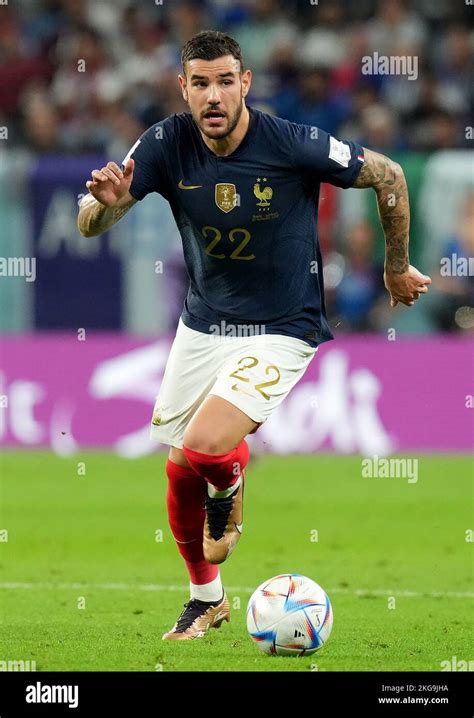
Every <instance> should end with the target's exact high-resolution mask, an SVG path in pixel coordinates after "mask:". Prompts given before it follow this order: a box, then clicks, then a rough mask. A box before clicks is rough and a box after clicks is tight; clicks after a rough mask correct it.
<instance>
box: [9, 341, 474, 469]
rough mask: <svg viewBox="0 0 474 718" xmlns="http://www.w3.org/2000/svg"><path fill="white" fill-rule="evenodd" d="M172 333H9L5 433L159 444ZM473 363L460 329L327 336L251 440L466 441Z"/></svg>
mask: <svg viewBox="0 0 474 718" xmlns="http://www.w3.org/2000/svg"><path fill="white" fill-rule="evenodd" d="M171 341H172V337H170V336H168V337H162V338H159V339H156V340H143V339H136V338H130V337H126V336H121V335H116V334H114V335H108V334H91V333H88V334H87V337H86V339H85V341H79V340H78V338H77V336H75V335H66V334H41V335H32V336H31V337H13V336H12V337H3V338H2V339H1V341H0V395H1V398H2V409H1V411H0V443H1V444H2V445H3V446H11V447H18V448H19V447H23V448H39V447H41V448H51V449H52V450H54V451H55V452H57V453H58V454H63V455H74V454H75V453H78V452H79V451H80V450H81V449H84V448H103V449H109V450H111V451H113V452H114V453H117V454H119V455H121V456H124V457H130V458H133V457H136V456H143V455H146V454H148V453H151V452H153V451H155V450H157V449H163V448H164V447H163V445H157V444H154V443H152V442H151V441H150V439H149V421H150V417H151V412H152V408H153V404H154V400H155V397H156V395H157V393H158V391H159V387H160V382H161V379H162V376H163V371H164V368H165V364H166V359H167V357H168V352H169V347H170V345H171ZM473 368H474V349H473V344H472V342H470V341H469V340H466V339H461V338H459V339H458V338H452V337H440V336H438V337H434V338H420V337H419V338H403V339H397V340H396V341H389V340H388V339H385V338H381V337H368V336H354V337H345V338H342V339H338V340H336V341H332V342H328V343H326V344H324V345H323V346H321V347H320V349H319V351H318V352H317V354H316V356H315V358H314V359H313V361H312V363H311V365H310V366H309V368H308V370H307V372H306V374H305V375H304V377H303V379H302V380H301V381H300V383H299V384H297V386H296V387H295V388H294V389H293V391H292V392H291V393H290V394H289V396H288V397H287V398H286V400H285V401H284V402H283V404H282V405H281V406H280V407H279V408H278V409H277V410H276V412H275V413H274V414H273V415H272V417H271V418H270V419H269V420H268V421H267V422H266V424H264V425H263V426H262V427H260V429H259V431H258V432H257V433H256V434H255V435H253V436H252V437H250V440H251V442H252V444H253V445H254V446H255V447H258V448H259V449H261V450H262V451H272V452H277V453H291V452H304V453H313V452H318V451H324V452H337V453H342V454H362V455H372V454H378V455H388V454H391V453H397V452H414V451H418V452H423V451H427V452H428V451H429V452H431V451H435V452H451V451H455V452H465V453H467V452H470V451H471V449H472V446H473V436H474V407H473V401H474V400H473V394H474V382H473V375H474V372H473Z"/></svg>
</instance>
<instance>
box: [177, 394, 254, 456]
mask: <svg viewBox="0 0 474 718" xmlns="http://www.w3.org/2000/svg"><path fill="white" fill-rule="evenodd" d="M257 426H258V423H257V422H255V421H253V419H251V418H250V417H249V416H248V415H247V414H246V413H245V412H244V411H242V410H241V409H239V408H238V407H236V406H235V405H234V404H232V403H231V402H229V401H228V400H227V399H223V398H222V397H220V396H215V395H210V396H207V397H206V399H204V401H203V402H202V404H201V405H200V407H199V409H198V410H197V411H196V413H195V414H194V416H193V417H192V419H191V421H190V422H189V424H188V427H187V429H186V431H185V434H184V439H183V443H184V445H185V446H186V447H187V448H188V449H193V450H194V451H202V452H203V453H205V454H216V455H218V454H225V453H227V452H228V451H231V450H232V449H234V448H235V447H236V446H237V445H238V444H239V443H240V442H241V441H242V439H243V438H244V437H245V436H247V434H250V433H251V432H253V431H254V430H255V429H256V428H257Z"/></svg>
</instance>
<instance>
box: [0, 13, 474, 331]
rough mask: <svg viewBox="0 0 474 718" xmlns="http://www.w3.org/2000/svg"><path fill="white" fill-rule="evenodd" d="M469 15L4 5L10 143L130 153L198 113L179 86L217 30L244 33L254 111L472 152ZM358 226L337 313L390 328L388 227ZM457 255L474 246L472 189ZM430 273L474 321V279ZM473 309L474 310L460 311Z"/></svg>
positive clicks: (368, 136) (430, 308)
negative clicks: (378, 64)
mask: <svg viewBox="0 0 474 718" xmlns="http://www.w3.org/2000/svg"><path fill="white" fill-rule="evenodd" d="M469 13H472V7H469V5H468V4H467V3H465V2H452V0H436V2H432V0H319V1H315V0H21V2H18V3H17V2H10V3H8V4H7V5H2V6H0V125H1V126H7V127H8V132H9V134H8V140H9V141H8V143H7V145H6V149H7V151H11V150H12V149H13V150H15V149H19V148H25V149H28V150H29V151H32V152H34V153H38V154H49V153H62V154H68V155H78V154H81V153H91V152H93V153H103V154H104V155H105V156H107V157H109V158H114V159H119V158H121V157H123V156H124V155H125V154H126V152H127V151H128V149H129V148H130V146H131V145H132V144H133V143H134V142H135V140H136V139H137V137H138V136H139V135H140V134H141V133H142V132H143V131H144V130H145V129H146V128H147V127H149V126H150V125H152V124H154V123H155V122H157V121H159V120H161V119H163V118H164V117H166V116H168V115H169V114H171V113H173V112H180V111H186V110H187V109H188V108H187V106H186V105H185V103H184V101H183V99H182V96H181V92H180V90H179V85H178V82H177V74H178V72H180V71H181V64H180V54H181V48H182V46H183V44H184V43H185V42H186V41H187V40H188V39H189V38H190V37H192V36H193V35H194V34H196V33H197V32H199V31H201V30H203V29H219V30H224V31H227V32H229V33H230V34H231V35H232V36H233V37H235V38H236V39H237V40H238V41H239V42H240V44H241V47H242V51H243V56H244V60H245V63H246V66H247V67H249V68H251V69H252V71H253V74H254V79H253V85H252V90H251V94H250V97H249V100H248V102H249V104H251V105H252V106H254V107H258V108H260V109H263V110H266V111H268V112H271V113H274V114H277V115H279V116H280V117H283V118H287V119H289V120H291V121H295V122H302V123H305V124H309V125H312V126H318V127H322V128H323V129H325V130H326V131H329V132H331V133H333V134H335V135H337V136H339V137H342V138H350V139H353V140H357V141H359V142H360V143H361V144H362V145H364V146H367V147H370V148H371V149H374V150H379V151H381V152H384V153H386V154H390V153H391V152H396V151H403V150H408V151H421V152H428V153H429V152H432V151H436V150H443V149H463V148H467V147H470V146H472V138H471V137H468V136H467V129H466V128H468V127H469V126H470V125H472V116H473V114H472V110H473V94H474V82H473V77H472V67H473V63H472V59H473V50H474V31H473V29H472V26H471V25H470V24H469V17H472V15H470V14H469ZM376 53H377V54H378V56H379V57H380V56H399V57H408V56H410V57H412V58H416V66H415V67H416V78H415V79H410V76H408V75H407V74H405V75H403V74H388V75H387V74H382V73H380V72H373V73H372V74H370V73H368V74H366V73H364V72H363V71H362V68H363V66H364V58H367V57H374V56H375V54H376ZM4 147H5V145H4ZM349 234H350V236H346V237H344V241H343V242H342V241H339V242H338V241H337V239H336V241H335V242H334V244H333V246H331V247H329V248H327V249H328V250H329V251H328V252H327V253H326V275H327V276H326V285H327V301H328V305H329V309H330V314H331V316H333V317H336V318H337V317H341V323H342V325H343V327H342V329H343V330H344V329H345V330H355V331H357V330H366V329H377V328H380V327H381V326H383V324H384V317H383V312H384V311H386V307H387V296H386V294H385V291H384V287H383V281H382V274H383V268H382V267H381V266H379V265H377V263H376V260H375V259H374V257H375V256H376V252H374V243H375V237H374V227H373V225H371V224H370V223H369V222H367V221H358V222H355V223H354V224H353V225H352V226H351V228H350V232H349ZM445 251H446V252H447V253H456V254H457V255H459V256H466V257H469V256H472V255H473V254H474V198H473V197H471V198H469V199H468V200H467V201H466V203H465V205H464V207H463V209H462V212H461V214H460V218H459V223H458V226H457V227H456V229H455V230H454V234H453V236H452V237H446V248H445ZM179 268H180V272H181V271H184V270H183V267H182V258H180V261H179ZM423 270H424V271H425V272H431V271H433V270H434V273H435V275H436V276H437V279H436V283H437V285H438V286H437V288H438V289H439V290H440V291H439V292H438V293H436V297H437V299H431V297H430V300H429V302H428V301H427V302H424V306H425V305H426V310H425V314H424V317H425V325H426V326H427V327H429V326H431V328H432V329H439V328H442V329H462V328H468V329H471V330H472V328H473V326H474V320H473V318H472V313H473V312H474V309H472V307H473V304H474V297H473V277H472V276H468V277H465V278H464V277H457V278H456V277H440V275H439V267H438V268H436V267H435V268H433V267H423ZM181 276H182V279H183V281H185V280H186V277H185V276H184V274H182V275H181ZM420 306H421V305H420ZM382 307H383V308H382ZM459 307H461V308H463V307H464V309H466V307H467V308H468V309H467V310H466V311H470V312H471V314H470V315H469V317H470V318H469V317H468V318H467V319H466V317H463V316H458V312H457V309H458V308H459ZM469 307H470V309H469ZM463 321H464V323H465V324H466V322H467V324H466V326H464V327H463Z"/></svg>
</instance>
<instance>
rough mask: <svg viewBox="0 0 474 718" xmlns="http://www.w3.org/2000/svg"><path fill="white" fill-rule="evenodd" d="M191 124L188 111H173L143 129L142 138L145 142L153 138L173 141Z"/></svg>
mask: <svg viewBox="0 0 474 718" xmlns="http://www.w3.org/2000/svg"><path fill="white" fill-rule="evenodd" d="M191 125H192V115H191V113H190V112H174V113H173V114H172V115H168V117H165V118H163V119H162V120H159V121H158V122H155V124H154V125H151V127H149V128H148V129H147V130H145V132H144V133H143V135H142V140H144V141H145V142H150V141H153V140H164V141H165V142H174V141H176V139H177V138H178V137H179V135H180V134H181V133H182V132H183V131H186V130H188V129H190V128H191Z"/></svg>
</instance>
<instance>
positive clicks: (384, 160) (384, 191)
mask: <svg viewBox="0 0 474 718" xmlns="http://www.w3.org/2000/svg"><path fill="white" fill-rule="evenodd" d="M364 157H365V162H364V165H363V167H362V169H361V170H360V172H359V176H358V177H357V179H356V181H355V183H354V185H353V186H354V187H359V188H364V187H373V188H374V190H375V192H376V193H377V205H378V211H379V215H380V220H381V222H382V227H383V230H384V234H385V245H386V248H385V271H386V272H389V273H391V274H403V273H404V272H406V271H407V270H408V267H409V259H408V239H409V230H410V204H409V200H408V188H407V183H406V180H405V175H404V174H403V170H402V168H401V167H400V165H399V164H397V162H394V161H393V160H391V159H390V158H389V157H385V155H381V154H379V153H378V152H374V151H372V150H367V149H365V148H364Z"/></svg>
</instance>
